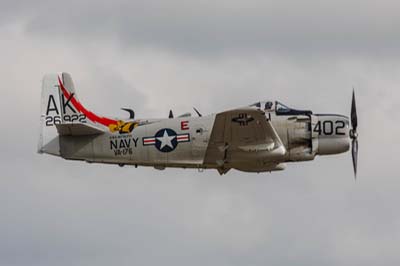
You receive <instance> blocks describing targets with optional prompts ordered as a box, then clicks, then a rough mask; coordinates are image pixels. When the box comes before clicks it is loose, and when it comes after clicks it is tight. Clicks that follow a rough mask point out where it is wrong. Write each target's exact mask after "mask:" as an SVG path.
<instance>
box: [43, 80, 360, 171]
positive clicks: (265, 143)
mask: <svg viewBox="0 0 400 266" xmlns="http://www.w3.org/2000/svg"><path fill="white" fill-rule="evenodd" d="M41 110H42V111H41V133H40V138H39V147H38V152H39V153H46V154H51V155H56V156H60V157H62V158H64V159H68V160H82V161H86V162H89V163H106V164H117V165H119V166H124V165H133V166H135V167H137V166H152V167H154V168H156V169H159V170H163V169H165V168H166V167H179V168H194V169H199V170H201V171H202V170H204V169H216V170H218V172H219V173H220V174H221V175H223V174H226V173H227V172H228V171H229V170H230V169H237V170H239V171H244V172H257V173H260V172H271V171H278V170H283V169H285V163H289V162H299V161H309V160H313V159H314V158H315V156H317V155H331V154H338V153H343V152H346V151H348V150H349V148H350V142H351V143H352V158H353V168H354V176H356V173H357V154H358V140H357V138H358V133H357V112H356V103H355V97H354V90H353V97H352V105H351V117H350V121H351V128H350V126H349V118H348V117H346V116H343V115H338V114H314V113H313V112H312V111H309V110H296V109H292V108H289V107H287V106H286V105H284V104H282V103H281V102H279V101H274V102H272V101H265V102H257V103H254V104H252V105H249V106H244V107H240V108H236V109H232V110H227V111H223V112H220V113H217V114H210V115H204V116H203V115H202V114H201V113H200V112H199V111H198V110H197V109H195V111H196V113H197V116H196V117H192V116H191V114H190V113H186V114H183V115H181V116H178V117H174V114H173V112H172V111H170V113H169V116H168V117H167V118H160V119H147V118H145V119H136V118H135V113H134V111H133V110H131V109H127V108H123V110H125V111H127V112H128V113H129V118H128V119H116V118H108V117H104V116H99V115H97V114H95V113H93V112H91V111H89V110H88V109H86V108H85V107H84V106H83V105H82V104H81V102H80V101H79V100H78V97H77V95H76V93H75V89H74V84H73V82H72V78H71V76H70V75H69V74H68V73H55V74H48V75H46V76H45V77H44V78H43V83H42V98H41Z"/></svg>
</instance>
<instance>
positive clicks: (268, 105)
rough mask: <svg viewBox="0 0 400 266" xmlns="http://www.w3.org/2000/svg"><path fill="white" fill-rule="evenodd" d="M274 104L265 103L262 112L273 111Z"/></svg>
mask: <svg viewBox="0 0 400 266" xmlns="http://www.w3.org/2000/svg"><path fill="white" fill-rule="evenodd" d="M273 106H274V104H273V103H272V102H266V103H265V105H264V111H273V109H272V107H273Z"/></svg>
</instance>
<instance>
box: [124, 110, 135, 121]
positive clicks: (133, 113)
mask: <svg viewBox="0 0 400 266" xmlns="http://www.w3.org/2000/svg"><path fill="white" fill-rule="evenodd" d="M121 110H124V111H127V112H128V113H129V119H134V118H135V112H134V111H133V110H132V109H129V108H121Z"/></svg>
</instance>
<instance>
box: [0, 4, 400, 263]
mask: <svg viewBox="0 0 400 266" xmlns="http://www.w3.org/2000/svg"><path fill="white" fill-rule="evenodd" d="M16 3H18V5H19V6H18V7H16V6H14V5H15V4H12V3H7V5H8V7H7V8H6V10H7V13H13V12H14V14H18V16H20V17H19V18H18V19H21V20H22V21H25V22H27V23H28V25H29V33H27V32H26V28H25V25H24V24H18V23H17V24H13V23H14V22H15V21H16V20H18V19H16V18H11V17H10V16H9V15H7V14H4V12H5V11H4V10H5V9H1V10H2V11H0V12H3V15H6V16H2V17H3V27H1V28H0V36H2V42H0V48H1V49H0V50H1V51H3V53H2V64H1V65H0V72H1V73H2V83H1V84H2V85H1V88H0V91H1V93H2V97H1V105H0V118H1V121H2V124H1V140H0V144H1V149H0V166H1V173H2V174H1V178H0V214H1V219H0V236H1V237H0V264H2V265H3V264H4V265H110V264H119V265H132V264H136V265H160V264H163V265H205V264H207V265H265V264H272V265H288V264H296V265H377V264H379V263H382V261H384V262H385V264H386V265H398V264H399V258H398V250H397V249H398V242H399V241H400V230H399V228H400V216H399V214H398V210H397V209H398V208H397V202H398V201H399V195H398V191H399V188H400V182H399V180H398V169H397V164H398V156H397V149H398V133H399V126H398V125H397V123H396V121H397V117H398V115H399V111H398V108H396V106H398V105H399V92H398V89H397V87H398V84H399V83H400V78H399V75H398V71H399V69H400V67H399V63H398V62H397V59H396V58H395V57H394V58H386V57H379V56H378V57H376V58H374V59H371V57H370V53H367V54H365V55H363V54H352V55H349V56H346V55H345V53H348V52H349V51H351V50H350V49H353V48H354V47H356V46H358V48H357V49H360V50H361V51H362V50H364V51H372V50H371V46H370V45H371V44H370V43H369V44H365V43H364V41H365V40H366V39H370V40H372V39H374V38H376V37H377V34H378V35H379V34H383V35H384V37H387V36H389V35H390V34H388V33H385V31H381V30H382V29H385V27H386V26H385V25H388V24H389V23H390V24H392V25H396V21H397V18H396V19H394V16H393V13H394V12H396V9H395V7H396V5H397V4H396V3H394V2H393V3H392V4H390V7H391V8H389V7H385V6H384V4H382V6H381V7H382V9H377V8H375V6H374V3H372V2H369V1H367V2H363V7H364V9H365V10H368V11H365V12H358V13H357V12H353V10H356V9H357V7H358V5H356V2H351V3H348V2H346V4H343V3H342V2H336V3H334V4H330V6H328V7H324V6H321V5H322V4H320V2H318V3H317V2H316V1H314V2H313V1H305V2H304V1H303V2H302V3H301V4H293V3H291V4H290V5H289V4H287V3H282V4H273V8H271V10H269V11H267V12H265V14H264V15H262V14H261V13H264V11H265V10H266V9H267V7H266V5H270V3H269V4H264V3H256V2H251V3H248V4H246V5H244V4H241V6H233V7H232V8H231V9H226V8H223V7H227V6H229V5H228V4H226V3H224V2H221V3H220V4H218V3H214V2H213V3H211V2H210V3H206V4H200V3H198V4H192V3H191V4H184V3H178V2H169V3H168V4H163V5H164V6H162V8H159V9H154V8H153V9H151V6H154V2H146V4H131V3H130V2H125V3H124V2H122V3H119V4H118V3H117V4H115V3H114V4H108V3H102V2H96V3H97V4H96V5H94V4H93V3H88V4H87V5H88V6H89V5H90V8H89V7H88V6H84V5H83V4H78V2H71V3H68V4H66V3H63V4H62V5H61V4H60V3H53V2H51V1H49V2H46V4H44V3H45V2H41V3H37V2H35V3H34V2H32V3H31V1H29V2H28V1H26V2H16ZM203 3H204V2H203ZM252 3H254V4H257V6H258V7H259V8H250V6H251V4H252ZM386 3H389V2H386ZM4 5H5V4H4ZM293 5H294V6H293ZM332 5H333V6H332ZM349 5H350V7H349ZM360 5H361V2H360ZM2 7H3V6H2ZM288 7H291V8H292V9H291V10H289V8H288ZM335 7H336V8H335ZM328 8H329V10H327V9H328ZM311 9H314V10H316V11H313V12H310V11H309V10H311ZM357 10H358V9H357ZM107 11H108V12H107ZM134 11H135V12H134ZM328 11H329V12H328ZM354 13H356V14H354ZM307 14H311V15H312V16H311V17H310V18H308V16H307ZM341 14H345V15H346V16H344V18H343V20H342V19H341V18H342V16H341ZM375 15H376V19H372V18H374V16H375ZM263 19H265V20H263ZM353 19H354V21H356V22H354V21H353ZM315 20H318V21H319V20H321V23H320V24H321V25H320V26H319V25H314V24H316V23H315V22H314V21H315ZM216 21H219V22H221V24H219V23H216ZM255 21H257V24H256V23H255ZM279 21H286V22H285V23H287V24H282V26H279V27H281V29H282V28H283V27H286V30H285V31H284V32H283V33H281V34H282V36H284V35H285V36H286V37H288V36H289V37H290V36H292V35H293V36H296V35H297V34H299V33H298V30H297V29H292V28H291V27H292V26H293V25H294V22H295V21H303V22H305V24H303V25H298V27H299V28H300V29H301V30H302V31H309V35H307V36H308V37H307V42H309V41H312V40H313V39H314V38H317V37H316V36H318V34H325V33H323V32H322V30H321V29H324V28H326V29H329V31H333V30H334V29H337V30H338V31H340V30H341V29H340V27H344V26H346V25H348V27H347V28H346V30H347V31H348V32H356V31H357V30H363V31H361V32H362V34H364V35H363V36H365V38H364V37H360V36H361V35H357V34H361V33H357V34H355V35H352V36H353V38H354V40H353V41H354V44H357V45H354V46H353V47H345V46H343V45H342V46H341V45H340V43H339V44H338V45H337V46H338V47H333V45H332V44H330V43H328V42H326V43H325V42H324V43H323V44H324V45H323V47H322V44H321V47H320V49H321V51H323V53H324V54H315V53H314V52H313V51H311V50H307V49H302V46H301V42H300V46H299V47H298V49H297V48H296V47H295V43H294V37H291V38H293V39H290V38H289V40H291V41H292V43H291V45H293V47H294V48H291V49H292V50H291V51H292V52H293V53H299V54H300V53H301V54H304V55H305V58H306V59H304V58H303V59H301V60H298V59H296V58H292V57H291V56H288V54H286V53H284V54H279V53H278V52H279V51H281V50H279V49H281V48H280V47H278V48H276V49H275V48H271V47H275V46H277V45H276V43H278V42H281V41H282V38H283V37H282V38H281V39H279V38H277V40H273V42H276V43H275V44H268V43H267V45H266V46H264V45H262V41H263V40H260V41H259V42H254V41H253V40H254V39H255V38H256V37H257V36H258V35H257V34H258V33H257V32H258V31H260V28H266V29H267V31H270V32H269V33H270V34H272V36H275V37H276V36H278V35H277V34H278V33H279V31H274V32H273V30H274V29H275V26H274V25H276V24H277V23H278V22H279ZM352 21H353V22H354V23H356V24H354V23H351V22H352ZM132 22H136V23H134V24H132ZM149 22H152V24H151V25H149V24H150V23H149ZM244 22H246V23H247V24H246V23H244ZM328 22H329V23H328ZM215 24H219V25H218V26H216V27H215V28H213V25H215ZM262 24H265V25H262ZM132 25H133V26H132ZM241 25H242V26H241ZM278 25H280V24H279V23H278ZM335 25H337V28H336V26H335ZM341 25H342V26H341ZM343 25H344V26H343ZM374 25H375V26H374ZM252 26H255V28H254V32H253V33H252V32H251V30H250V28H253V27H252ZM241 27H242V28H241ZM319 27H320V28H319ZM192 28H197V29H198V31H196V33H192V34H193V43H192V46H193V47H189V46H187V45H185V43H186V39H185V38H182V39H180V37H179V36H180V35H181V36H187V35H188V34H190V33H188V32H189V31H190V29H192ZM368 29H372V30H371V32H370V34H367V32H368ZM392 30H393V31H394V30H395V27H393V28H392ZM132 32H133V33H134V34H133V33H132ZM135 32H136V33H135ZM137 32H139V33H140V34H139V33H137ZM149 32H153V33H154V34H149ZM321 32H322V33H321ZM387 32H389V33H390V31H389V30H388V31H387ZM238 33H239V35H237V34H238ZM146 34H148V35H146ZM163 34H164V35H163ZM241 34H243V35H241ZM274 34H275V35H274ZM145 35H146V36H145ZM268 35H269V34H268ZM301 35H302V34H301ZM143 36H144V37H143ZM238 36H246V41H245V42H242V43H240V42H232V40H235V38H238ZM285 36H284V37H285ZM286 37H285V38H286ZM218 38H219V39H218ZM257 38H258V37H257ZM260 38H261V37H260ZM215 39H217V41H215ZM247 39H248V40H247ZM195 40H200V41H201V42H198V43H197V42H196V41H195ZM202 42H203V43H202ZM246 42H247V43H246ZM250 43H251V44H250ZM239 44H240V45H239ZM391 44H394V42H390V39H389V41H388V42H386V41H385V42H384V44H383V45H382V46H379V45H377V46H376V47H377V48H382V49H383V48H386V47H389V46H390V45H391ZM131 45H132V46H131ZM251 45H254V46H251ZM271 45H272V46H271ZM274 45H275V46H274ZM128 46H129V49H126V47H128ZM246 47H247V48H246ZM250 48H254V50H261V51H276V52H277V53H276V54H272V55H271V54H270V53H258V54H254V51H250V50H251V49H250ZM284 48H285V47H284ZM263 49H265V50H263ZM222 50H223V51H229V53H230V54H229V56H227V57H218V58H214V57H213V56H211V57H210V56H209V55H210V51H213V52H215V51H217V52H218V53H219V52H221V51H222ZM378 50H379V49H378ZM171 51H174V53H171ZM232 51H235V52H232ZM338 51H339V53H341V56H338V57H336V56H335V55H336V53H338ZM193 52H195V55H196V56H192V55H193ZM189 54H190V55H189ZM52 71H68V72H71V74H72V75H73V78H74V81H75V83H76V84H75V85H76V87H77V93H78V94H79V97H80V100H81V101H82V102H83V103H84V104H85V105H86V106H88V107H89V108H90V109H91V110H94V111H95V112H98V113H102V114H111V115H121V114H123V113H121V112H120V111H119V110H118V108H120V107H122V106H126V105H130V106H132V107H133V108H135V110H137V114H138V115H139V116H141V117H143V116H150V117H152V116H165V115H166V114H167V111H168V110H169V108H171V107H172V108H174V110H175V109H176V111H177V112H185V111H188V109H189V108H191V106H192V105H196V106H197V107H199V108H200V109H201V110H202V112H203V113H209V112H216V111H221V110H223V109H225V108H232V107H235V106H240V105H246V104H248V103H251V102H253V101H256V100H259V99H272V100H274V99H276V98H277V99H281V100H282V101H284V102H285V103H287V104H288V105H292V106H294V107H299V108H310V109H313V110H314V111H318V112H338V113H343V114H348V112H349V107H350V102H349V101H350V94H351V86H353V85H354V86H355V87H356V92H357V97H358V104H359V105H358V107H359V115H360V169H359V176H358V178H359V179H358V181H357V182H354V180H353V179H352V178H353V177H352V169H351V167H352V166H351V160H350V154H343V155H339V156H333V157H320V158H317V159H316V160H315V161H313V162H308V163H299V164H296V163H295V164H289V165H288V168H287V170H286V171H284V172H278V173H273V174H260V175H257V174H246V173H241V172H237V171H232V172H231V173H230V174H229V175H227V176H223V177H220V176H219V175H218V174H217V173H216V172H213V171H206V172H205V173H202V174H201V173H197V172H196V171H192V170H174V169H168V170H166V171H163V172H160V171H156V170H154V169H151V168H138V169H135V168H129V167H124V168H120V167H117V166H110V165H92V164H85V163H81V162H71V161H65V160H61V159H59V158H54V157H50V156H45V155H43V156H40V155H37V154H36V153H35V148H36V147H35V145H36V140H37V128H38V121H39V98H40V79H41V77H42V76H43V74H44V73H46V72H52Z"/></svg>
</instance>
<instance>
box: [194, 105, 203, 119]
mask: <svg viewBox="0 0 400 266" xmlns="http://www.w3.org/2000/svg"><path fill="white" fill-rule="evenodd" d="M193 109H194V110H195V112H196V113H197V115H198V116H199V117H202V115H201V113H200V112H199V111H198V110H197V109H196V108H194V107H193Z"/></svg>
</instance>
